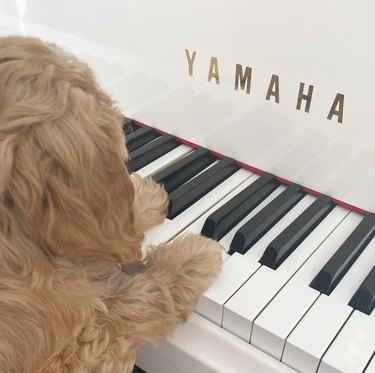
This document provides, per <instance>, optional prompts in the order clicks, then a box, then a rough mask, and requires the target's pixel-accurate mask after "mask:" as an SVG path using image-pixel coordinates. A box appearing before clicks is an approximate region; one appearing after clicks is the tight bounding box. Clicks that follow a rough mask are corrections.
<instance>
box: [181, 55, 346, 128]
mask: <svg viewBox="0 0 375 373" xmlns="http://www.w3.org/2000/svg"><path fill="white" fill-rule="evenodd" d="M185 54H186V59H187V63H188V73H189V75H190V76H193V65H194V63H195V59H196V56H197V52H196V51H193V52H192V53H191V52H190V51H189V50H188V49H185ZM252 72H253V69H252V68H251V67H248V66H246V67H245V69H244V68H243V66H242V65H241V64H236V66H235V75H234V89H235V90H237V91H238V90H240V89H241V90H243V91H245V92H246V94H250V90H251V78H252ZM212 79H214V80H215V83H216V84H220V75H219V64H218V59H217V57H211V60H210V65H209V68H208V77H207V80H208V82H211V81H212ZM313 92H314V86H313V85H308V88H305V83H303V82H300V84H299V90H298V95H297V104H296V109H297V110H304V111H305V112H306V113H309V112H310V108H311V103H312V98H313ZM271 97H272V100H274V102H275V103H277V104H278V103H280V77H279V76H278V75H276V74H272V76H271V79H270V82H269V84H268V90H267V93H266V97H265V99H266V100H268V101H270V100H271ZM302 107H304V109H302ZM333 117H336V119H337V122H338V123H343V120H344V119H343V118H344V95H343V94H342V93H337V94H336V97H335V98H334V100H333V102H332V105H331V107H330V110H329V113H328V116H327V119H329V120H332V118H333Z"/></svg>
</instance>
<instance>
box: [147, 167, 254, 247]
mask: <svg viewBox="0 0 375 373" xmlns="http://www.w3.org/2000/svg"><path fill="white" fill-rule="evenodd" d="M250 176H251V173H250V172H249V171H247V170H244V169H240V170H239V171H237V172H235V173H234V174H233V175H232V176H230V177H229V178H228V179H226V180H225V181H224V182H222V183H221V184H220V185H218V186H217V187H216V188H214V189H213V190H212V191H210V192H209V193H207V194H206V195H205V196H204V197H202V198H201V199H200V200H198V201H197V202H195V203H194V204H193V205H192V206H190V207H189V208H187V209H186V210H185V211H184V212H182V213H181V214H180V215H178V216H176V217H175V218H174V219H172V220H171V219H166V220H165V221H164V222H163V223H162V224H161V225H159V226H157V227H155V228H152V229H150V230H149V231H147V232H145V240H144V242H143V245H142V246H143V248H145V247H146V246H148V245H150V244H153V245H157V244H160V243H164V242H167V241H169V240H170V239H171V238H173V237H175V236H176V235H177V234H179V233H180V232H182V231H183V230H184V229H185V228H186V227H187V226H189V225H190V224H191V223H192V222H193V221H195V220H196V219H197V218H199V217H200V216H201V215H202V214H204V213H205V212H206V211H207V210H208V209H210V208H211V207H212V206H214V205H216V204H217V203H218V202H219V201H220V200H221V199H222V198H224V197H225V196H226V195H227V194H229V193H230V192H231V191H232V190H233V189H235V188H236V187H237V186H238V185H240V184H241V183H242V182H244V181H245V180H246V179H248V178H249V177H250Z"/></svg>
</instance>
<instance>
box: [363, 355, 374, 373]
mask: <svg viewBox="0 0 375 373" xmlns="http://www.w3.org/2000/svg"><path fill="white" fill-rule="evenodd" d="M364 373H375V355H373V357H372V359H371V361H370V362H369V364H368V366H367V368H366V370H365V371H364Z"/></svg>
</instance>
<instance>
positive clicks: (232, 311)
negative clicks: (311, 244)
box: [223, 196, 313, 342]
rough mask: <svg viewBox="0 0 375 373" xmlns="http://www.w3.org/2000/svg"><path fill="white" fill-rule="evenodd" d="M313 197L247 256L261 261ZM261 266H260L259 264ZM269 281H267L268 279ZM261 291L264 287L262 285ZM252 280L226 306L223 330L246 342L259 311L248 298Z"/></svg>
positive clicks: (307, 198)
mask: <svg viewBox="0 0 375 373" xmlns="http://www.w3.org/2000/svg"><path fill="white" fill-rule="evenodd" d="M310 197H311V196H305V197H304V198H303V199H302V200H301V201H300V202H298V203H297V205H296V206H294V208H293V209H292V210H290V211H289V212H288V213H287V214H286V215H285V216H284V217H283V218H282V219H281V220H280V221H279V222H278V223H277V224H276V225H275V226H274V227H273V228H272V229H271V230H270V231H269V232H267V233H266V234H265V235H264V236H263V237H262V238H261V239H260V240H259V241H258V242H257V243H256V244H255V245H254V246H253V247H252V248H250V249H249V251H248V252H247V253H246V255H251V256H252V251H254V252H256V253H257V254H258V255H257V258H256V259H257V260H259V259H260V257H261V255H262V254H263V252H264V250H265V249H266V247H267V246H268V244H269V243H270V242H271V241H272V240H273V239H274V238H275V237H277V236H278V235H279V234H280V233H281V232H282V231H283V230H284V229H285V228H286V227H287V226H288V225H289V224H290V223H291V222H292V221H293V220H294V219H296V218H297V217H298V216H299V215H300V214H301V213H302V212H303V211H304V210H305V209H306V208H307V207H308V206H309V205H310V204H311V203H312V201H313V199H312V198H310ZM258 265H259V266H260V264H259V263H258ZM266 281H267V279H266ZM260 286H261V287H260V288H258V290H259V291H261V290H260V289H261V288H262V287H263V284H262V283H261V284H260ZM251 287H252V284H251V278H250V279H249V281H247V282H246V283H245V284H244V285H243V286H242V287H241V289H239V290H238V291H237V292H236V293H235V294H234V295H233V297H232V298H230V299H229V300H228V302H227V303H226V304H225V305H224V314H223V328H224V329H226V330H228V331H229V332H231V333H233V334H235V335H237V336H238V337H240V338H242V339H244V340H245V341H247V342H249V341H250V335H251V330H252V323H253V321H254V319H255V317H256V316H257V311H256V310H254V309H252V307H251V305H252V299H251V298H250V297H248V296H247V288H251Z"/></svg>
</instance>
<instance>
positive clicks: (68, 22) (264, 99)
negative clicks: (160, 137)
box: [0, 0, 375, 211]
mask: <svg viewBox="0 0 375 373" xmlns="http://www.w3.org/2000/svg"><path fill="white" fill-rule="evenodd" d="M0 12H1V18H0V19H1V21H2V24H3V25H6V26H7V30H5V31H4V30H2V31H3V32H2V33H4V32H5V33H8V32H9V29H10V30H11V31H12V32H23V33H27V34H34V35H39V36H42V37H44V38H46V39H49V40H54V41H56V42H58V43H59V44H62V45H63V46H64V47H65V48H68V49H70V50H72V51H73V52H75V53H78V54H80V55H81V56H82V57H83V58H86V59H87V60H88V62H89V63H92V64H93V66H94V68H97V71H98V75H99V78H100V79H101V81H102V83H103V84H104V85H105V87H106V89H107V90H108V91H109V92H111V93H113V95H114V97H115V99H116V100H117V101H118V102H119V104H120V105H121V107H122V108H123V110H124V112H125V113H126V114H127V115H128V116H130V117H133V118H134V119H137V120H139V121H141V122H144V123H147V124H148V125H151V126H154V127H157V128H159V129H162V130H165V131H167V132H169V133H172V134H176V135H178V136H180V137H182V138H185V139H186V140H189V141H191V142H194V143H197V144H200V145H203V146H206V147H208V148H210V149H213V150H215V151H217V152H220V153H223V154H225V155H228V156H230V157H233V158H235V159H238V160H240V161H242V162H245V163H247V164H249V165H251V166H254V167H257V168H260V169H263V170H265V171H269V172H272V173H274V174H276V175H278V176H280V177H283V178H285V179H289V180H292V181H294V182H297V183H300V184H302V185H304V186H307V187H309V188H311V189H314V190H317V191H319V192H323V193H325V194H330V195H332V196H334V197H335V198H338V199H340V200H342V201H345V202H347V203H350V204H353V205H355V206H357V207H359V208H362V209H366V210H371V211H375V194H374V193H373V190H374V187H375V176H374V175H375V162H374V160H375V141H374V139H375V136H374V131H375V125H374V124H373V121H374V111H375V105H373V99H374V91H373V87H374V86H375V76H374V74H373V72H372V67H373V66H374V65H375V26H374V23H373V14H374V12H375V3H374V2H372V1H370V0H366V1H362V2H361V3H355V2H353V1H350V0H340V1H339V0H332V1H329V2H327V1H323V0H317V1H314V2H313V3H310V2H307V1H300V0H299V1H297V0H288V1H283V2H280V1H278V0H268V1H264V0H252V1H247V0H232V1H228V0H227V1H217V0H206V1H205V2H202V1H197V0H180V1H175V2H173V1H168V0H154V1H151V0H148V1H147V0H133V1H132V0H128V1H124V0H111V1H107V2H105V4H104V3H103V2H100V1H90V0H66V1H64V2H62V1H48V2H46V1H43V0H33V1H30V2H26V1H25V0H18V1H10V0H0ZM9 16H11V17H9ZM103 61H104V62H103ZM103 66H104V68H103ZM101 68H102V69H101Z"/></svg>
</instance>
